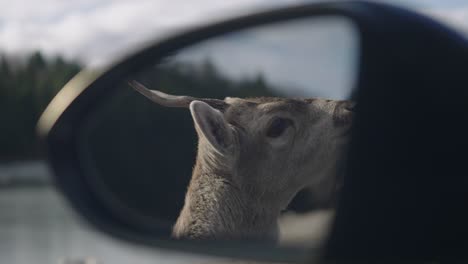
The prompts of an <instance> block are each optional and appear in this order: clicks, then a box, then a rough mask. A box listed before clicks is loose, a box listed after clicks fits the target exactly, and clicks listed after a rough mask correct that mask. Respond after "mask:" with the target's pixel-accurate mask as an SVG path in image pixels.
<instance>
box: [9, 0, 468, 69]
mask: <svg viewBox="0 0 468 264" xmlns="http://www.w3.org/2000/svg"><path fill="white" fill-rule="evenodd" d="M304 1H307V0H276V1H268V0H237V1H216V0H197V1H184V0H171V1H164V0H159V1H151V0H143V1H130V0H68V1H65V0H41V1H32V0H15V1H10V0H0V50H1V51H3V52H6V53H15V54H18V53H19V54H22V53H25V52H31V51H34V50H41V51H43V52H44V53H45V54H48V55H53V54H63V55H64V56H66V57H67V58H78V59H80V60H82V61H84V62H86V63H88V64H91V65H96V64H105V63H108V62H109V61H114V60H116V59H117V58H119V57H121V56H123V55H124V53H125V52H128V51H130V50H131V49H133V48H135V47H136V46H138V45H141V44H143V43H145V42H147V41H149V40H153V39H155V38H158V37H160V36H163V35H164V34H165V33H167V32H169V31H171V30H173V29H174V28H177V27H184V26H191V25H194V24H196V23H202V22H203V23H204V22H206V21H209V20H215V19H220V18H223V17H226V16H231V15H233V14H234V13H239V12H241V13H242V12H243V11H248V10H249V11H250V10H252V9H260V8H264V7H266V6H268V7H270V6H272V5H285V4H291V3H295V2H304ZM309 2H310V1H309ZM450 3H451V4H450ZM412 4H413V5H415V4H418V5H419V6H422V8H421V9H420V10H422V12H425V13H427V14H429V15H430V16H432V17H435V18H437V19H440V20H441V21H444V22H446V23H449V24H451V25H455V26H456V27H457V28H459V29H460V30H461V31H463V32H465V33H467V35H468V4H465V3H463V1H462V2H460V1H458V0H452V1H444V3H443V4H441V2H436V1H433V0H418V1H416V2H412ZM234 11H236V12H234Z"/></svg>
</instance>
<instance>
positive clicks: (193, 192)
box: [79, 17, 358, 247]
mask: <svg viewBox="0 0 468 264" xmlns="http://www.w3.org/2000/svg"><path fill="white" fill-rule="evenodd" d="M357 47H358V40H357V37H356V32H355V31H354V27H353V25H352V24H350V23H349V22H348V21H346V20H343V19H342V18H340V19H338V18H336V19H335V18H333V17H327V18H323V19H318V18H315V19H302V20H301V19H300V20H294V21H289V22H283V23H281V25H274V26H271V25H267V26H259V27H257V28H253V29H249V30H245V31H239V32H235V33H231V34H228V35H225V36H222V37H217V38H214V39H209V40H206V41H204V42H201V43H199V44H197V45H195V46H192V47H188V48H186V49H183V50H181V51H179V52H177V53H175V54H174V55H173V56H171V57H168V58H166V59H165V60H163V61H162V62H157V63H155V65H154V66H152V67H148V68H146V69H143V70H142V71H140V72H139V73H137V74H134V75H132V76H128V77H127V78H125V80H123V81H122V83H121V84H120V85H119V86H118V88H117V89H116V92H115V93H113V94H110V95H109V100H108V103H107V104H106V105H103V106H102V107H101V108H100V109H98V111H96V112H94V113H93V114H92V115H90V116H89V118H88V119H87V123H86V125H85V126H83V127H82V131H80V132H82V133H81V135H82V136H81V138H80V142H79V148H80V155H81V156H82V158H81V159H82V160H83V161H84V164H83V166H84V169H85V171H86V175H87V176H88V177H89V181H90V182H91V183H92V184H93V186H94V188H96V189H97V190H99V193H100V195H101V197H100V198H101V199H102V201H103V202H105V203H106V204H108V205H109V206H110V207H111V208H113V210H114V211H113V213H114V214H116V215H117V216H118V217H119V218H121V219H124V221H126V222H128V223H130V224H133V225H138V226H139V227H144V228H146V229H148V230H150V232H151V230H154V229H155V228H161V227H163V228H164V230H165V231H164V232H165V235H166V236H167V237H168V238H169V237H173V238H178V239H208V240H213V239H215V240H253V241H261V242H262V243H263V242H265V243H275V244H276V243H280V244H288V245H294V246H305V245H306V244H304V242H307V246H308V247H309V246H311V245H312V246H313V247H315V246H318V245H319V244H320V241H322V239H323V238H324V237H326V234H327V230H328V228H327V227H328V225H329V222H330V220H331V219H332V218H333V210H332V209H333V206H334V202H335V200H336V197H337V195H338V192H339V188H340V184H341V181H340V173H339V172H340V166H341V164H342V159H343V155H342V153H343V150H344V149H345V148H346V143H347V136H348V132H349V130H350V127H351V121H352V115H353V107H354V104H353V102H351V101H348V100H346V99H347V98H349V96H350V94H351V92H352V89H353V86H354V83H355V79H356V72H355V69H356V66H357V57H358V56H357ZM129 82H130V85H129ZM296 227H297V228H296ZM299 227H300V229H298V228H299ZM307 227H309V228H307ZM299 230H302V231H299ZM303 230H310V232H304V231H303Z"/></svg>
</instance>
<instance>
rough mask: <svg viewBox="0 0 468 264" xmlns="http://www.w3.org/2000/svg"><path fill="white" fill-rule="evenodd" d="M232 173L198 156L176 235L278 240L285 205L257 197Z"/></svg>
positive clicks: (221, 238)
mask: <svg viewBox="0 0 468 264" xmlns="http://www.w3.org/2000/svg"><path fill="white" fill-rule="evenodd" d="M232 177H233V175H231V174H230V173H228V172H227V171H226V170H225V169H223V168H216V167H213V164H210V165H208V164H207V163H206V162H204V161H203V160H201V159H198V158H197V163H196V165H195V168H194V171H193V175H192V179H191V182H190V185H189V188H188V191H187V194H186V197H185V204H184V207H183V209H182V211H181V213H180V215H179V218H178V219H177V222H176V224H175V226H174V229H173V236H174V237H176V238H187V239H209V240H233V239H242V240H262V241H270V242H276V240H277V235H278V223H277V220H278V217H279V214H280V212H281V209H282V208H281V207H280V206H274V205H271V204H267V205H265V204H262V203H261V202H260V203H259V202H258V201H253V200H252V199H251V198H249V197H248V195H246V194H245V193H244V192H243V191H242V188H240V187H239V186H236V184H234V181H232V180H231V179H232Z"/></svg>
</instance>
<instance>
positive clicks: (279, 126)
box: [266, 118, 293, 138]
mask: <svg viewBox="0 0 468 264" xmlns="http://www.w3.org/2000/svg"><path fill="white" fill-rule="evenodd" d="M292 123H293V122H292V120H291V119H287V118H276V119H275V120H273V122H271V124H270V127H269V128H268V130H267V134H266V135H267V136H268V137H271V138H276V137H279V136H281V135H282V134H283V133H284V131H286V129H287V128H288V127H290V126H291V125H292Z"/></svg>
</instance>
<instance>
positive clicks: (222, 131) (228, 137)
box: [190, 101, 232, 153]
mask: <svg viewBox="0 0 468 264" xmlns="http://www.w3.org/2000/svg"><path fill="white" fill-rule="evenodd" d="M190 112H191V113H192V117H193V121H194V122H195V128H196V130H197V133H198V136H199V137H204V138H206V140H207V141H208V142H209V143H210V144H211V145H212V146H213V147H214V148H215V149H216V150H217V151H219V152H221V153H224V152H225V151H226V149H227V148H228V146H229V145H230V143H231V141H232V132H231V130H230V128H229V125H228V124H227V122H226V120H225V119H224V115H223V114H222V113H221V112H220V111H219V110H217V109H214V108H213V107H211V106H209V105H208V104H207V103H204V102H202V101H193V102H191V103H190Z"/></svg>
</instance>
